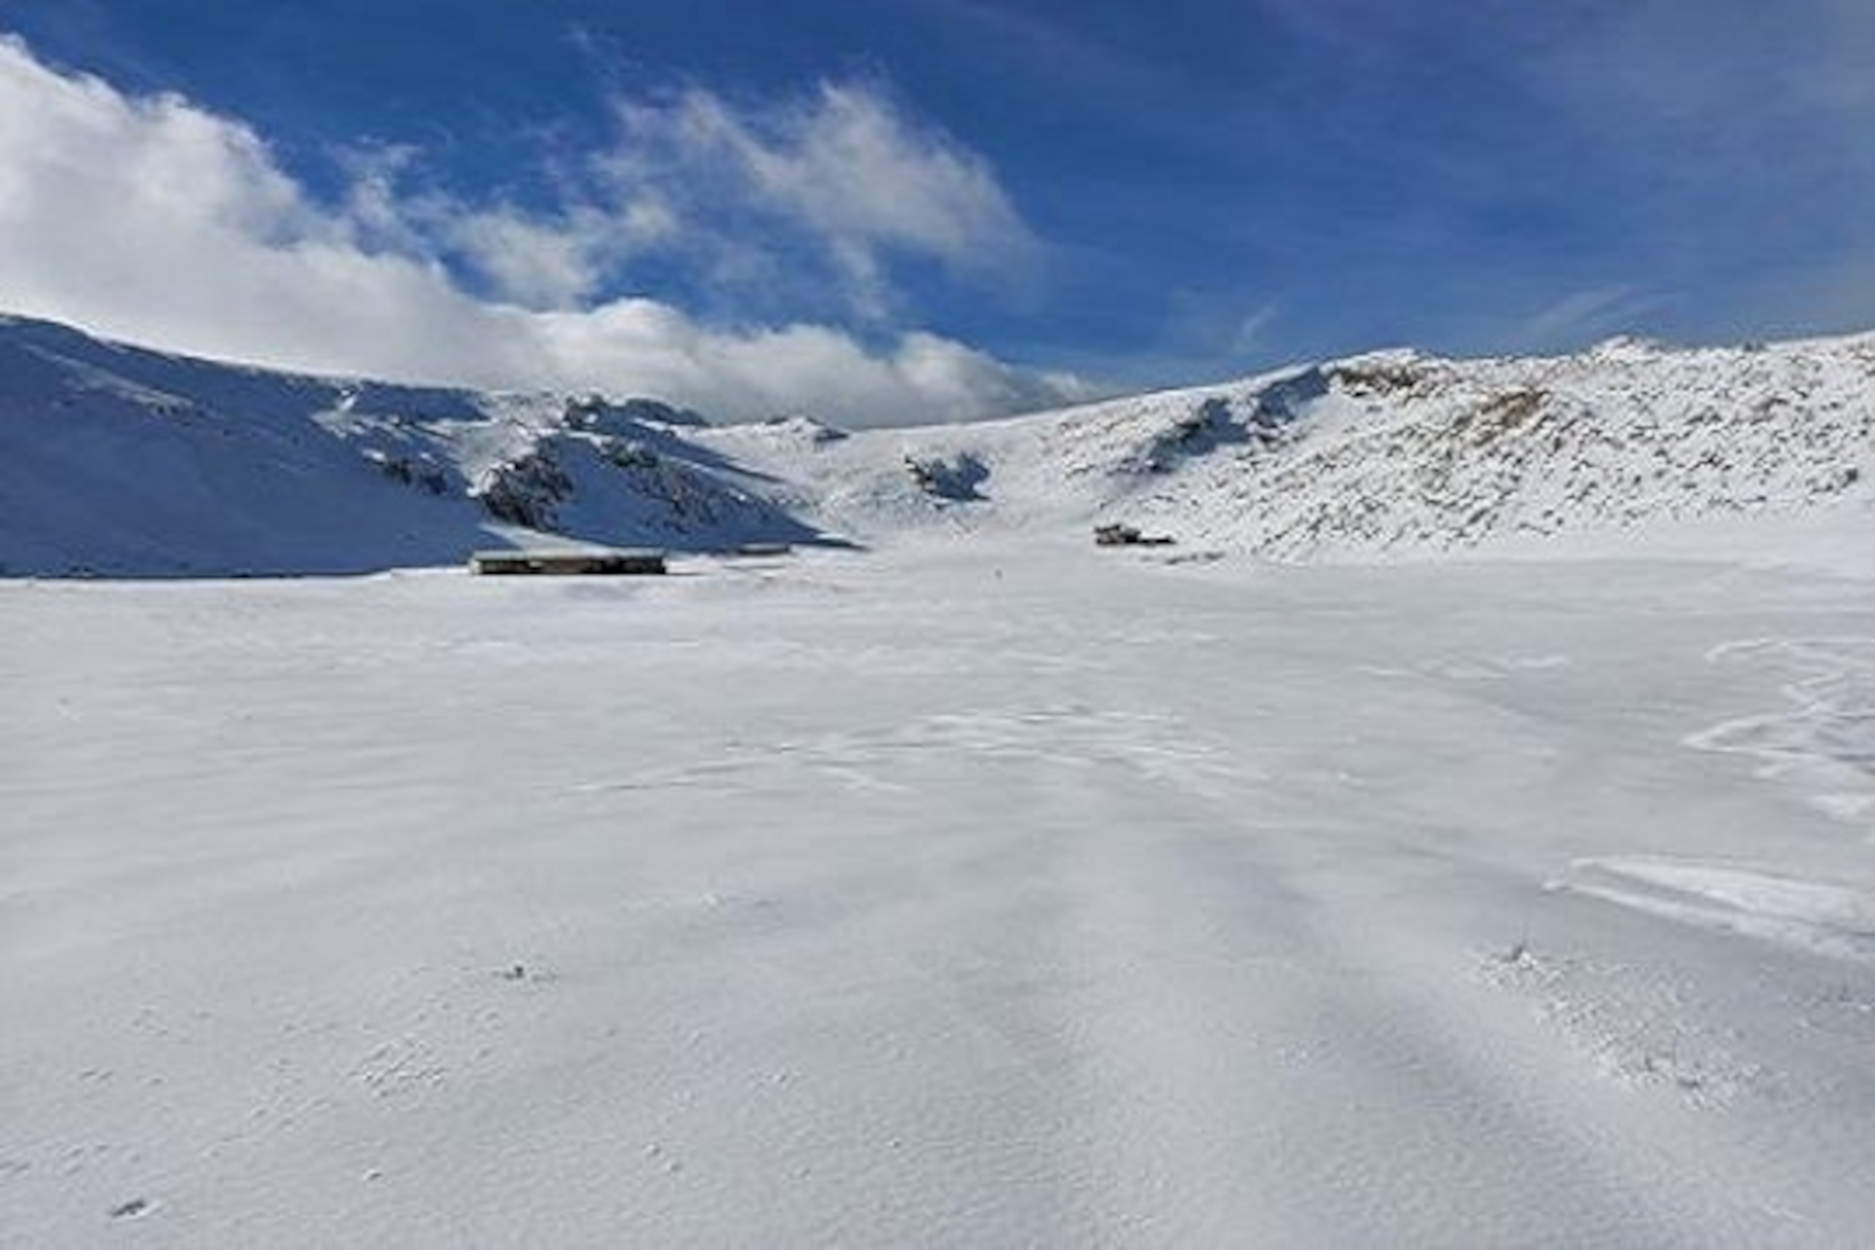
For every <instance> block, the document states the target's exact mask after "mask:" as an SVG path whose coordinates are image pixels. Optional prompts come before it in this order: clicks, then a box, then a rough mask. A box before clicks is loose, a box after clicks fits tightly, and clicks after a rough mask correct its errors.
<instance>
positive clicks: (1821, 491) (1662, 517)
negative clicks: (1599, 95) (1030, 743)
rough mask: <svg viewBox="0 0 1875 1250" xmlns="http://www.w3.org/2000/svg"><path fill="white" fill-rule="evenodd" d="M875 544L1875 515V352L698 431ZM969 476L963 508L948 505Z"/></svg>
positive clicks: (1558, 364)
mask: <svg viewBox="0 0 1875 1250" xmlns="http://www.w3.org/2000/svg"><path fill="white" fill-rule="evenodd" d="M701 437H703V438H704V439H706V440H708V441H710V442H711V444H712V445H714V446H719V447H723V448H725V449H726V450H728V451H730V453H731V454H734V455H735V456H737V457H738V458H740V459H743V460H745V461H748V462H751V463H758V464H761V465H763V466H764V467H766V468H768V469H769V470H770V471H771V472H774V473H777V474H782V475H785V476H792V477H793V478H795V479H796V480H798V481H800V482H802V483H804V487H803V489H801V490H800V491H799V492H798V495H797V497H796V498H795V499H794V500H793V501H792V502H793V503H794V504H795V506H797V507H802V508H805V509H807V510H808V511H809V512H811V513H812V514H813V515H815V516H816V517H818V518H820V519H821V520H822V521H823V522H825V523H828V524H832V525H835V526H838V527H841V528H844V529H848V530H853V531H857V532H859V533H862V534H869V533H877V532H886V531H890V530H891V529H894V528H897V527H901V526H904V525H908V524H919V523H932V522H936V523H942V524H950V525H959V526H963V527H965V528H981V527H999V526H1006V525H1018V526H1027V525H1034V524H1055V525H1068V524H1072V525H1077V526H1079V525H1084V524H1087V523H1090V522H1094V521H1100V520H1113V519H1122V520H1132V521H1136V522H1139V523H1141V524H1144V525H1147V526H1149V527H1151V528H1154V529H1158V530H1162V531H1164V532H1166V533H1168V534H1172V535H1175V536H1177V537H1178V538H1180V539H1181V540H1182V541H1189V542H1196V543H1201V544H1204V545H1207V546H1211V547H1218V548H1224V549H1232V550H1241V551H1249V552H1254V553H1257V554H1259V555H1262V556H1265V557H1270V558H1278V559H1291V560H1307V559H1320V558H1331V557H1347V556H1375V555H1380V554H1385V553H1401V552H1425V551H1428V550H1432V551H1448V550H1459V549H1467V548H1475V547H1479V546H1481V545H1484V544H1490V543H1496V542H1499V541H1501V540H1505V539H1510V538H1518V537H1546V536H1553V535H1560V534H1585V533H1594V532H1598V531H1606V530H1609V529H1615V528H1623V527H1632V526H1638V525H1648V524H1654V523H1660V522H1683V521H1697V520H1701V519H1705V518H1713V517H1724V516H1735V515H1740V514H1753V513H1764V514H1775V515H1785V516H1795V515H1803V514H1814V513H1816V512H1818V511H1819V510H1822V509H1829V508H1834V507H1837V506H1839V505H1840V506H1847V507H1855V506H1857V505H1866V504H1867V503H1868V502H1869V501H1870V499H1871V494H1870V488H1869V481H1870V473H1871V471H1875V336H1871V335H1864V336H1858V337H1852V338H1840V339H1827V340H1815V341H1810V342H1802V343H1791V344H1782V345H1777V346H1771V347H1747V348H1738V349H1709V350H1697V351H1670V350H1666V349H1663V348H1658V347H1654V346H1651V345H1648V344H1644V343H1638V342H1634V341H1631V340H1618V341H1615V342H1611V343H1608V344H1604V345H1602V346H1601V347H1598V348H1596V349H1595V350H1592V351H1589V352H1585V353H1581V354H1579V355H1573V356H1564V357H1557V358H1550V359H1502V360H1478V361H1457V360H1447V359H1441V358H1438V357H1431V356H1424V355H1419V354H1416V353H1410V352H1388V353H1379V354H1375V355H1370V356H1364V357H1357V358H1354V359H1350V360H1344V361H1339V362H1335V363H1330V364H1325V365H1318V366H1308V367H1304V368H1298V369H1291V370H1285V371H1281V372H1278V373H1272V374H1267V375H1264V376H1262V377H1257V378H1251V379H1248V380H1245V381H1243V382H1238V383H1233V384H1228V385H1224V386H1214V387H1204V388H1198V389H1193V390H1185V391H1172V392H1166V393H1163V394H1158V395H1149V396H1143V397H1138V398H1131V399H1122V400H1114V401H1109V402H1106V403H1100V404H1094V405H1088V406H1085V407H1080V408H1074V409H1069V410H1066V411H1063V412H1058V413H1050V414H1041V415H1037V416H1031V417H1021V418H1015V419H1012V420H1007V421H1000V422H992V423H986V424H983V425H973V426H964V427H948V428H943V429H930V430H914V431H894V432H889V433H888V432H877V433H867V434H862V435H857V436H855V437H853V438H851V439H844V440H837V441H834V440H826V439H814V438H803V437H800V436H799V435H798V433H796V434H791V433H790V432H789V431H786V430H783V431H775V430H764V429H749V428H729V429H721V430H712V431H708V432H706V433H704V434H703V435H701ZM960 475H961V476H967V477H969V479H970V486H969V489H968V491H967V492H958V491H954V490H948V491H947V490H945V489H942V488H933V485H932V483H933V482H934V481H937V482H941V481H943V480H945V479H946V478H949V479H951V480H955V479H956V478H958V477H959V476H960Z"/></svg>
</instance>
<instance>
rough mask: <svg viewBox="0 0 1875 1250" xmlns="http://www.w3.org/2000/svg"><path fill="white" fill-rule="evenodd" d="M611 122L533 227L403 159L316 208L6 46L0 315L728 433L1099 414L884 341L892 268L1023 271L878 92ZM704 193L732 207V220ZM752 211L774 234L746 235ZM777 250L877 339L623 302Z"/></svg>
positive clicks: (199, 134) (1048, 392)
mask: <svg viewBox="0 0 1875 1250" xmlns="http://www.w3.org/2000/svg"><path fill="white" fill-rule="evenodd" d="M620 117H621V127H620V133H619V142H618V144H617V145H616V146H614V147H611V148H608V149H607V150H605V151H604V152H602V153H599V154H597V155H594V156H592V157H591V158H590V159H589V160H588V161H587V162H586V163H585V164H584V165H583V167H582V168H581V169H580V170H578V171H576V176H575V177H574V178H572V179H570V180H564V181H562V182H560V183H559V184H557V185H556V188H555V194H554V195H553V196H552V197H550V199H549V201H548V202H547V203H546V204H545V206H541V205H530V206H525V207H524V206H521V205H518V204H515V203H512V202H508V201H497V202H494V203H477V202H472V201H469V200H465V199H463V198H461V197H459V196H457V195H454V194H451V193H449V192H447V191H444V190H441V189H439V188H437V187H434V186H431V185H426V182H425V179H424V177H423V173H424V171H423V168H422V160H421V156H420V154H417V153H414V152H410V151H386V152H379V153H375V154H372V155H370V156H368V157H362V158H358V159H355V160H354V162H353V167H352V168H351V169H350V171H349V177H348V179H347V184H346V190H345V192H344V194H343V195H341V196H339V197H337V198H336V199H334V200H322V199H321V198H319V197H317V196H315V195H314V194H313V193H311V192H310V191H309V190H308V189H307V187H306V186H305V185H304V184H303V183H302V182H300V181H299V180H297V179H296V178H295V177H294V176H293V175H292V174H291V173H289V172H288V171H287V170H286V169H285V168H284V167H283V166H282V165H281V163H280V162H279V160H278V159H277V158H276V156H275V154H274V152H273V151H272V149H271V148H270V147H269V145H268V143H267V142H266V140H265V138H264V137H263V136H262V135H261V134H259V133H258V132H257V131H256V130H254V129H253V128H252V127H250V126H248V125H245V124H244V123H242V122H240V121H239V120H237V119H233V118H228V117H224V116H220V115H217V114H215V113H212V112H210V111H208V110H206V109H203V108H201V107H199V106H197V105H194V104H192V103H191V102H189V101H188V100H186V99H183V98H181V97H179V96H174V95H158V96H135V95H129V94H126V93H123V92H120V91H118V90H117V89H116V88H114V87H113V86H111V85H110V84H108V83H106V82H104V81H103V80H101V79H99V78H96V77H92V76H87V75H83V74H77V73H70V72H65V71H62V70H59V69H56V68H54V67H51V66H48V65H46V64H44V63H42V62H41V61H40V60H39V59H38V58H36V57H35V56H34V54H33V53H32V51H31V50H30V49H29V48H28V47H27V46H26V45H25V44H24V43H22V42H20V41H18V40H11V39H0V307H4V308H6V309H7V310H10V311H15V312H22V313H27V314H32V315H38V316H46V317H53V318H58V319H63V320H69V321H73V322H77V323H79V324H81V325H85V326H87V327H90V328H93V329H96V330H98V331H100V332H103V333H107V334H112V335H116V336H119V337H124V338H129V339H135V340H140V341H146V342H152V343H155V344H158V345H161V346H167V347H171V348H173V349H176V350H184V351H192V352H199V353H204V354H209V355H216V356H224V357H232V358H237V359H242V360H249V361H255V362H260V363H266V364H273V365H279V366H284V367H291V368H303V369H313V370H324V371H336V372H356V373H375V374H381V375H385V376H391V377H400V378H421V379H428V380H439V381H451V382H460V383H464V384H472V385H487V386H508V387H533V386H577V387H599V388H604V389H610V390H615V391H633V392H638V393H650V394H657V395H660V396H662V397H665V398H668V399H672V400H676V401H678V402H682V403H686V404H691V405H693V406H696V407H698V408H701V409H703V410H705V411H710V412H715V413H719V414H722V415H725V416H731V417H752V416H759V415H764V414H767V413H772V412H776V411H800V410H809V411H815V412H818V413H820V414H823V415H826V416H829V417H831V418H833V419H836V420H843V421H847V422H852V423H856V424H904V423H910V422H915V421H938V420H956V419H963V418H967V417H973V416H982V415H989V414H993V413H999V412H1007V411H1011V410H1014V409H1017V408H1024V407H1034V406H1037V405H1042V404H1047V403H1050V402H1055V401H1059V400H1065V399H1069V398H1074V397H1078V396H1080V395H1082V394H1084V393H1086V387H1085V386H1084V385H1083V384H1082V383H1080V382H1079V381H1077V380H1076V379H1073V378H1068V377H1063V376H1058V375H1046V374H1040V373H1035V372H1031V371H1026V370H1023V369H1020V368H1018V367H1015V366H1012V365H1009V364H1007V363H1005V362H1002V361H999V360H996V359H994V358H992V357H990V356H988V355H986V354H984V353H982V352H979V351H976V350H974V349H972V348H970V347H968V346H967V345H964V344H961V343H957V342H953V341H951V340H947V339H944V338H943V337H941V336H938V335H933V334H929V333H923V332H917V331H894V330H891V329H890V328H889V327H887V326H886V325H884V324H883V323H881V322H879V321H878V318H879V317H880V316H881V315H882V313H883V310H884V308H885V307H886V305H887V304H888V303H889V302H890V273H889V269H890V264H891V261H892V259H893V258H894V257H895V256H897V255H900V254H912V255H917V256H923V257H926V258H934V259H936V260H938V261H940V262H942V263H944V264H945V265H947V266H955V267H957V268H958V269H959V270H960V271H965V270H968V268H969V267H970V265H971V264H972V263H973V262H974V261H975V259H976V258H977V257H979V256H995V255H1002V256H1005V257H1007V256H1010V255H1015V254H1018V253H1020V252H1022V251H1023V250H1024V249H1025V248H1028V247H1030V246H1032V239H1031V238H1030V236H1029V235H1028V233H1027V231H1026V228H1025V227H1024V226H1023V225H1022V223H1021V219H1020V217H1019V216H1018V215H1017V214H1016V213H1015V211H1014V209H1013V208H1012V207H1011V206H1010V204H1009V202H1008V200H1007V197H1006V196H1004V195H1003V193H1002V191H1001V189H1000V187H999V186H998V184H997V183H996V180H995V178H994V176H993V174H992V173H991V171H990V170H989V168H988V167H987V165H986V164H984V163H983V162H982V161H981V160H979V159H977V158H976V157H974V156H973V155H972V154H971V153H969V152H968V151H967V150H966V149H964V148H962V147H961V146H960V145H958V144H957V143H955V142H954V141H952V140H949V139H947V138H945V137H943V136H942V135H939V134H937V133H935V132H929V131H923V130H920V129H919V128H917V127H916V126H914V125H912V124H911V123H910V122H909V121H908V120H907V119H906V118H905V117H904V115H903V114H902V112H901V110H899V109H897V108H896V107H895V106H893V105H892V104H890V103H889V102H888V101H886V99H885V98H884V97H883V96H882V95H880V94H878V93H875V92H871V91H869V90H866V89H864V88H860V87H836V86H828V87H823V88H822V89H821V90H820V91H819V92H818V93H817V94H815V95H814V96H812V97H810V98H808V99H806V100H805V101H795V102H790V103H787V104H785V105H783V106H780V107H778V108H777V109H775V110H772V111H768V112H764V111H761V110H758V109H746V108H745V109H736V108H732V107H731V106H729V105H728V104H726V103H725V102H723V101H721V100H720V99H717V98H716V97H714V96H711V95H709V94H708V93H705V92H700V91H693V92H691V93H687V94H686V95H684V96H681V97H678V98H677V99H675V100H673V101H670V102H667V103H664V104H645V103H626V104H623V105H621V106H620ZM711 187H719V188H729V189H732V190H733V191H735V193H736V195H735V198H733V199H731V200H730V201H728V203H729V204H730V205H732V206H734V208H735V212H734V213H732V214H726V213H725V211H719V203H718V202H717V201H716V200H714V199H713V198H712V196H711V194H710V192H709V190H708V189H709V188H711ZM900 196H903V197H904V198H903V199H902V200H900V199H898V198H897V197H900ZM745 213H755V214H760V215H761V216H762V217H764V218H766V219H767V220H768V221H769V222H770V223H771V225H773V227H774V228H772V229H768V230H744V229H741V228H740V227H742V226H743V225H745V224H746V223H745V222H744V221H743V220H742V219H741V217H740V214H745ZM771 245H772V246H774V247H776V248H779V249H782V250H783V251H784V252H786V253H787V254H789V255H791V256H795V257H797V258H798V256H799V255H800V254H801V252H802V250H803V249H806V250H808V251H809V252H810V253H812V254H815V255H818V256H819V257H821V258H822V259H823V262H824V264H825V265H826V266H828V267H829V269H830V271H832V272H835V273H837V274H838V275H840V277H841V279H842V280H843V281H844V282H846V283H849V284H850V286H851V291H850V299H851V303H852V306H853V307H855V308H858V309H861V310H863V312H864V314H865V315H866V316H868V317H871V318H873V319H874V324H873V328H872V330H871V331H870V332H869V333H868V334H867V335H866V336H865V337H864V338H862V337H859V336H856V335H854V334H853V333H850V332H848V331H846V330H843V329H841V328H840V327H839V325H838V324H837V323H825V322H812V321H801V320H798V319H785V318H784V319H781V320H779V321H774V322H769V323H767V324H763V323H759V322H758V323H755V324H747V323H738V324H736V325H735V326H732V327H729V328H724V327H721V326H713V325H710V324H706V323H704V322H703V321H701V320H699V319H698V318H696V317H695V316H692V315H690V314H688V313H686V312H685V311H684V310H682V309H681V308H679V307H677V306H675V305H673V304H670V303H665V302H661V301H659V300H655V299H651V298H646V297H642V296H633V295H628V294H627V295H621V294H617V293H616V292H619V291H622V290H623V291H629V290H630V287H631V282H630V277H631V271H632V268H633V266H634V264H636V263H637V262H638V261H640V260H641V259H643V258H646V257H651V256H663V257H677V258H679V259H680V260H681V259H684V258H689V259H692V260H695V261H696V262H697V263H701V264H710V265H716V266H720V265H721V264H722V263H723V261H722V257H723V256H724V255H726V254H728V253H730V252H731V251H733V250H734V249H737V248H741V249H743V250H744V251H745V252H747V253H748V254H750V255H753V256H756V257H758V258H759V257H761V256H762V254H763V253H764V252H765V251H766V250H767V249H768V248H769V247H770V246H771ZM762 263H766V262H762ZM773 263H774V264H780V263H781V262H779V261H775V262H773ZM755 267H756V268H759V267H760V263H758V264H757V265H756V266H755Z"/></svg>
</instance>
